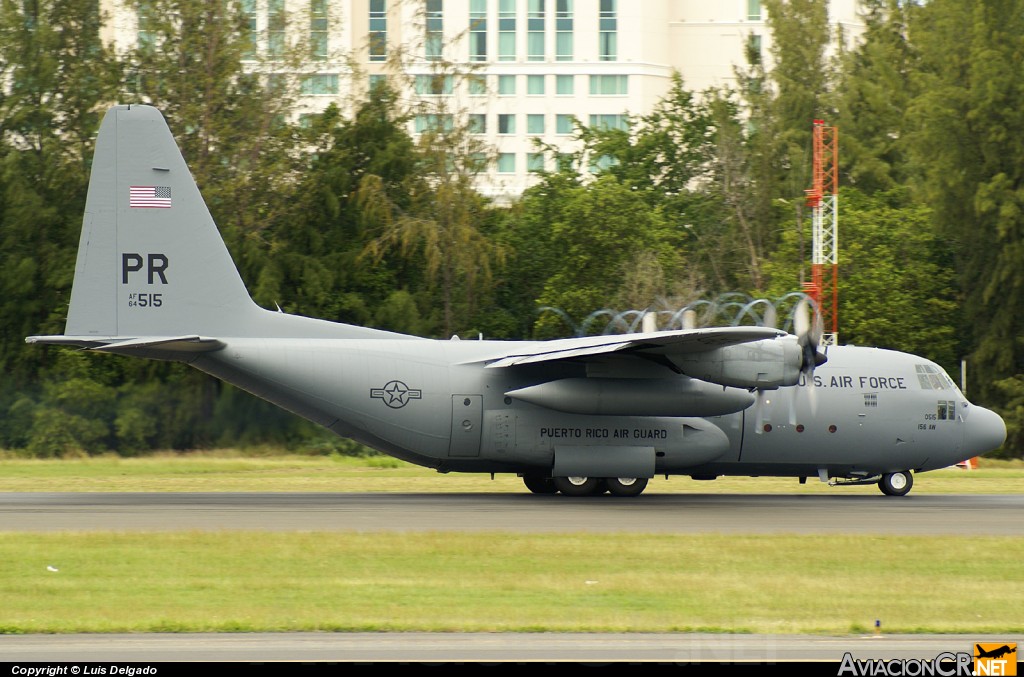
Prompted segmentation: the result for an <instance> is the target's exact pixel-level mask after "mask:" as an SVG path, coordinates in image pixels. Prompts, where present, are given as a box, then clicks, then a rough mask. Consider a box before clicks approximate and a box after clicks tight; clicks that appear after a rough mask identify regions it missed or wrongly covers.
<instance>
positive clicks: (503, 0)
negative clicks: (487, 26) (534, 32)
mask: <svg viewBox="0 0 1024 677" xmlns="http://www.w3.org/2000/svg"><path fill="white" fill-rule="evenodd" d="M515 60H516V0H498V61H515Z"/></svg>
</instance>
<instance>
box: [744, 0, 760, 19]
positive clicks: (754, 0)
mask: <svg viewBox="0 0 1024 677" xmlns="http://www.w3.org/2000/svg"><path fill="white" fill-rule="evenodd" d="M760 20H761V0H747V21H760Z"/></svg>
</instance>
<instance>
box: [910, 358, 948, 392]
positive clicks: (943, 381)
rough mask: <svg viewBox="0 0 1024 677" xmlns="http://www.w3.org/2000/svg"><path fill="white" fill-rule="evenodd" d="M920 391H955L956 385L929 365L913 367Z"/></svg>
mask: <svg viewBox="0 0 1024 677" xmlns="http://www.w3.org/2000/svg"><path fill="white" fill-rule="evenodd" d="M914 369H915V370H916V371H917V380H918V381H919V382H920V383H921V389H922V390H956V384H955V383H953V379H951V378H949V376H948V375H947V374H946V372H944V371H942V370H941V369H939V368H938V367H936V366H934V365H931V364H917V365H914Z"/></svg>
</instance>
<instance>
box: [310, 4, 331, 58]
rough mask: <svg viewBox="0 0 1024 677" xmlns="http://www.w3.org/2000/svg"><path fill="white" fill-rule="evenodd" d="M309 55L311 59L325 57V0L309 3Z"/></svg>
mask: <svg viewBox="0 0 1024 677" xmlns="http://www.w3.org/2000/svg"><path fill="white" fill-rule="evenodd" d="M309 56H310V58H311V59H313V61H324V60H326V59H327V0H311V1H310V3H309Z"/></svg>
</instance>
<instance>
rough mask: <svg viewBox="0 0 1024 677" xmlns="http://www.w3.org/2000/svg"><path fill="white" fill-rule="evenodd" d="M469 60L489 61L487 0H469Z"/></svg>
mask: <svg viewBox="0 0 1024 677" xmlns="http://www.w3.org/2000/svg"><path fill="white" fill-rule="evenodd" d="M469 60H470V61H487V0H469Z"/></svg>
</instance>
